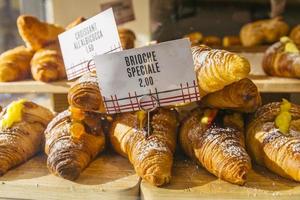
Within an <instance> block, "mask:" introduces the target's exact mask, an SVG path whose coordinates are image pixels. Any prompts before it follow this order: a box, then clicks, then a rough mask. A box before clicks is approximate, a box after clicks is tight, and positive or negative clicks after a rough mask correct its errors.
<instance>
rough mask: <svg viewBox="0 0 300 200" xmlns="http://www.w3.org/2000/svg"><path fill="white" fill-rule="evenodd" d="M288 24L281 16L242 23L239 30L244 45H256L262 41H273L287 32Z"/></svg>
mask: <svg viewBox="0 0 300 200" xmlns="http://www.w3.org/2000/svg"><path fill="white" fill-rule="evenodd" d="M288 31H289V26H288V24H287V23H286V22H284V21H283V20H282V18H280V17H277V18H273V19H266V20H259V21H256V22H252V23H248V24H246V25H244V26H243V27H242V29H241V32H240V38H241V42H242V44H243V45H244V46H256V45H260V44H263V43H273V42H276V41H278V40H279V39H280V37H282V36H285V35H287V34H288Z"/></svg>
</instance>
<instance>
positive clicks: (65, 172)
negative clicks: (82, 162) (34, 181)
mask: <svg viewBox="0 0 300 200" xmlns="http://www.w3.org/2000/svg"><path fill="white" fill-rule="evenodd" d="M58 175H59V176H60V177H62V178H64V179H67V180H70V181H74V180H76V179H77V178H78V177H79V175H80V169H79V168H78V167H77V166H74V165H70V166H67V167H64V168H63V169H61V170H59V171H58Z"/></svg>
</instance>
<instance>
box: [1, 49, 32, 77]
mask: <svg viewBox="0 0 300 200" xmlns="http://www.w3.org/2000/svg"><path fill="white" fill-rule="evenodd" d="M32 56H33V51H31V50H30V49H27V48H25V47H24V46H19V47H16V48H14V49H11V50H8V51H6V52H4V53H2V54H1V55H0V82H7V81H17V80H22V79H25V78H27V77H28V76H29V74H30V60H31V58H32Z"/></svg>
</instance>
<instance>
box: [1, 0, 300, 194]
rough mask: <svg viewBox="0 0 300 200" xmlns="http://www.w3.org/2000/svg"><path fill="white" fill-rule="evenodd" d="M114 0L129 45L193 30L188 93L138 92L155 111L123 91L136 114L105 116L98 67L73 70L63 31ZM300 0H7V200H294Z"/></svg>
mask: <svg viewBox="0 0 300 200" xmlns="http://www.w3.org/2000/svg"><path fill="white" fill-rule="evenodd" d="M110 7H112V10H113V12H114V17H115V20H116V27H115V29H116V33H118V36H119V47H122V48H123V50H126V51H128V52H131V51H132V52H133V53H134V50H136V48H140V47H151V46H154V45H156V44H158V45H159V44H160V43H163V42H167V41H171V40H177V39H182V38H186V42H187V41H189V43H190V45H187V47H188V51H190V52H191V59H190V60H192V62H191V63H192V64H193V72H192V73H193V74H195V79H194V91H193V92H195V94H194V93H192V94H190V88H189V86H188V85H187V86H186V88H187V90H188V95H186V96H189V98H190V101H189V103H187V102H188V101H187V102H185V101H184V103H178V104H172V105H171V106H165V107H160V106H159V105H160V104H159V101H160V99H159V96H158V93H157V91H156V95H157V97H156V98H157V99H156V98H154V99H155V101H156V103H157V105H158V107H154V101H153V99H152V96H151V95H153V94H154V93H151V88H150V89H149V90H150V93H149V94H144V95H143V96H142V97H144V96H147V95H150V96H151V101H152V104H153V110H150V111H149V110H145V109H144V108H143V107H142V106H141V99H142V97H140V99H138V96H137V95H136V94H135V97H132V98H131V96H130V93H129V96H130V101H131V100H132V99H133V98H135V99H134V101H136V103H137V104H138V111H135V112H125V113H121V110H120V112H119V113H118V114H107V113H106V109H107V104H106V103H107V100H105V97H104V93H103V89H102V88H101V86H100V85H99V78H101V77H99V76H97V73H98V72H97V73H95V71H94V70H93V69H92V67H93V66H95V65H96V64H91V63H92V62H90V61H89V62H88V64H87V67H86V68H87V70H86V71H87V72H86V73H81V75H80V77H77V78H75V79H71V80H67V76H68V73H67V71H68V70H69V69H68V67H66V66H65V62H64V59H65V57H64V54H63V53H62V49H63V48H61V46H62V45H61V44H60V42H61V41H59V39H58V37H59V35H60V34H63V33H65V32H67V31H72V30H74V28H76V27H79V26H81V25H82V24H84V23H85V22H86V21H88V20H90V19H91V18H92V17H93V16H95V15H97V14H98V13H100V12H102V11H104V10H106V9H107V8H110ZM299 9H300V1H298V0H244V1H242V2H241V1H237V0H226V1H224V0H165V1H159V0H88V1H85V2H84V3H83V2H82V1H80V0H43V1H39V3H36V2H35V0H26V1H25V0H19V1H18V0H13V1H9V0H0V10H2V12H0V13H1V16H2V19H1V20H0V27H1V28H0V51H1V55H0V199H1V198H4V199H6V198H8V199H41V198H43V199H99V198H101V199H144V200H152V199H178V200H179V199H253V198H258V199H289V200H293V199H295V200H296V199H299V198H300V183H299V181H300V124H299V119H300V115H299V113H300V112H299V110H300V95H299V93H300V79H299V78H300V51H299V48H300V28H299V26H300V13H299V12H298V11H299ZM112 16H113V15H112ZM95 24H96V23H95ZM94 27H96V26H94ZM89 28H90V30H92V31H93V27H92V28H91V27H89ZM90 30H84V31H82V32H77V34H81V35H80V37H85V36H84V34H86V33H87V34H88V32H89V31H90ZM92 31H91V32H92ZM101 34H102V32H101ZM101 34H100V36H99V35H98V36H99V38H101V37H102V35H101ZM93 37H94V36H93ZM95 37H96V36H95ZM87 40H88V39H86V41H85V42H86V43H89V42H90V41H87ZM91 40H92V39H91ZM76 45H77V46H76ZM82 46H83V47H85V44H84V41H83V42H82V41H81V43H80V44H79V43H76V44H74V48H75V49H76V48H81V47H82ZM86 48H87V50H89V51H93V50H94V49H93V48H92V47H91V46H88V45H87V47H86ZM170 51H171V50H170ZM133 53H132V54H133ZM95 55H97V52H96V53H95ZM119 56H120V55H119ZM132 59H134V57H132ZM135 59H138V57H136V58H135ZM152 59H154V58H152ZM155 59H156V58H155ZM157 59H159V58H157ZM168 59H170V58H168ZM183 59H186V58H183ZM84 62H85V61H84ZM128 62H129V61H128ZM130 62H131V63H135V62H138V61H137V60H130ZM145 62H146V61H145ZM74 66H76V65H74ZM96 66H97V65H96ZM108 67H110V66H108ZM184 67H187V66H184ZM174 70H176V68H174ZM187 70H188V69H187ZM118 73H121V71H120V72H118ZM170 75H172V72H169V74H168V76H170ZM119 78H121V76H120V77H115V79H119ZM151 78H152V77H151ZM179 79H180V77H179ZM147 80H148V79H147ZM151 80H152V79H151ZM154 80H155V78H154ZM152 81H153V80H152ZM195 83H197V84H195ZM123 84H125V83H123ZM148 84H150V85H151V84H153V83H150V82H148ZM144 87H147V86H144ZM196 88H197V89H196ZM155 89H157V88H155ZM181 90H182V96H183V99H184V100H185V99H186V98H185V97H184V96H185V94H184V93H183V91H184V90H183V86H182V85H181ZM191 95H196V97H197V100H198V96H197V95H199V97H200V100H198V101H195V102H191V101H192V100H191V99H192V98H191ZM111 98H112V100H113V99H114V97H111ZM115 98H116V97H115ZM114 102H115V101H114V100H113V103H114ZM116 102H118V100H116ZM149 102H150V101H149ZM149 102H148V103H149ZM149 105H150V104H149ZM157 105H156V106H157ZM117 106H119V105H117ZM131 106H132V107H134V106H133V103H132V102H131ZM114 107H115V105H114ZM133 110H134V108H133Z"/></svg>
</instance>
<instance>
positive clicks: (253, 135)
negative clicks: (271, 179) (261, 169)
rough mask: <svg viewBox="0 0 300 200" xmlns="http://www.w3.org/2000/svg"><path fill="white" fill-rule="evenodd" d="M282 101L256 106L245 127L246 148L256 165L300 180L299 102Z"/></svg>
mask: <svg viewBox="0 0 300 200" xmlns="http://www.w3.org/2000/svg"><path fill="white" fill-rule="evenodd" d="M284 102H285V104H283V103H280V102H274V103H269V104H266V105H264V106H262V107H261V108H259V109H258V110H257V112H256V113H255V114H254V116H253V117H252V119H251V120H250V123H249V125H248V127H247V135H246V141H247V148H248V151H249V153H250V155H251V156H252V158H253V160H255V161H256V163H258V164H259V165H262V166H266V167H267V168H268V169H269V170H271V171H273V172H275V173H276V174H279V175H280V176H283V177H286V178H289V179H293V180H296V181H300V106H299V105H296V104H289V103H287V102H286V101H284ZM285 108H287V109H286V110H285V111H284V110H282V109H285ZM284 130H285V131H284Z"/></svg>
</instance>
